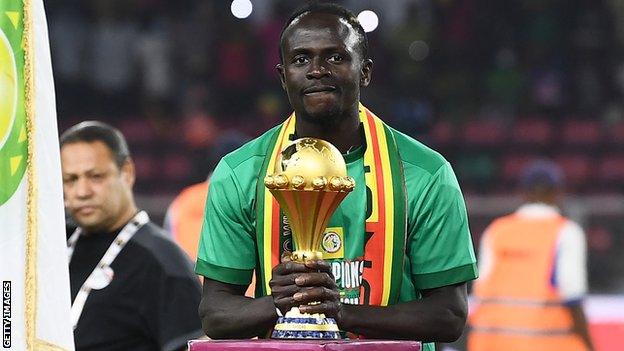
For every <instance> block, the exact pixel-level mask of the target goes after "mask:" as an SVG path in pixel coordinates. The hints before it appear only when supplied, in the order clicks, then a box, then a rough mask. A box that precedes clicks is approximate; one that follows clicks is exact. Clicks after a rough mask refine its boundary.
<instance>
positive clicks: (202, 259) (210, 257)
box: [195, 161, 257, 285]
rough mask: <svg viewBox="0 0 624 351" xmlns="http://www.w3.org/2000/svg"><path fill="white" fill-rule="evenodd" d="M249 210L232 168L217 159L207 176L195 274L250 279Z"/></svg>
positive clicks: (252, 255)
mask: <svg viewBox="0 0 624 351" xmlns="http://www.w3.org/2000/svg"><path fill="white" fill-rule="evenodd" d="M252 211H253V209H252V208H251V206H249V205H247V202H246V201H244V196H243V192H242V190H241V187H240V184H239V183H238V181H237V178H236V176H235V173H234V171H233V170H232V168H230V166H229V165H228V164H227V162H225V161H221V162H220V163H219V165H218V166H217V168H216V169H215V171H214V173H213V175H212V177H211V178H210V190H209V191H208V199H207V200H206V209H205V213H204V222H203V225H202V230H201V237H200V241H199V249H198V254H197V263H196V266H195V272H196V273H197V274H200V275H202V276H204V277H207V278H210V279H213V280H218V281H221V282H224V283H229V284H238V285H247V284H249V283H250V282H251V276H252V273H253V269H254V267H255V263H256V256H257V255H256V251H255V240H254V237H255V229H254V224H253V219H252V218H253V217H252V213H251V212H252Z"/></svg>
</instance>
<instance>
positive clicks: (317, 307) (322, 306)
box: [298, 301, 340, 318]
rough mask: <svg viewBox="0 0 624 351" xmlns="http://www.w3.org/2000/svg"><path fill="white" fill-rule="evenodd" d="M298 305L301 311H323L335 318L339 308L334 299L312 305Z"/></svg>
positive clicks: (312, 312) (311, 312) (310, 312)
mask: <svg viewBox="0 0 624 351" xmlns="http://www.w3.org/2000/svg"><path fill="white" fill-rule="evenodd" d="M298 307H299V311H301V313H309V314H314V313H323V314H325V316H327V317H333V318H335V317H336V315H337V314H338V311H339V310H340V303H339V302H335V301H326V302H323V303H318V304H314V305H299V306H298Z"/></svg>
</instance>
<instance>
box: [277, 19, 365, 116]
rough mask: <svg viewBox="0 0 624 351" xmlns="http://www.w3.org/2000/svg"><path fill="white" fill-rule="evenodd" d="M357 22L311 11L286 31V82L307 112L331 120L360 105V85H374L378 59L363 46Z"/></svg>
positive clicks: (296, 102) (299, 107)
mask: <svg viewBox="0 0 624 351" xmlns="http://www.w3.org/2000/svg"><path fill="white" fill-rule="evenodd" d="M358 45H359V37H358V35H357V32H356V31H355V29H354V28H352V27H351V26H350V25H349V24H348V23H346V22H345V21H343V20H341V19H340V18H339V17H337V16H334V15H328V14H316V13H315V14H307V15H303V17H300V18H299V19H298V20H295V21H294V22H293V23H292V24H291V25H290V27H289V28H287V29H286V31H285V32H284V42H283V46H282V53H283V63H282V64H280V65H278V67H277V69H278V72H279V74H280V79H281V81H282V86H283V87H284V89H285V90H286V93H287V94H288V99H289V100H290V103H291V105H292V107H293V109H294V110H295V111H296V112H297V113H298V114H301V115H302V117H303V118H310V119H311V120H312V121H315V122H320V123H331V122H332V120H328V119H332V118H334V117H337V116H340V115H342V114H343V113H344V112H345V111H348V110H349V109H353V108H357V103H358V102H359V98H360V86H366V85H368V82H369V81H370V73H371V68H372V61H370V60H364V59H363V57H361V53H360V52H359V50H358V49H359V47H358Z"/></svg>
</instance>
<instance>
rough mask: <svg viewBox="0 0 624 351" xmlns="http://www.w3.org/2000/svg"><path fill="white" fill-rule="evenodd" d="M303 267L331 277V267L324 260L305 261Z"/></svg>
mask: <svg viewBox="0 0 624 351" xmlns="http://www.w3.org/2000/svg"><path fill="white" fill-rule="evenodd" d="M305 266H306V267H308V268H309V269H310V270H314V271H319V272H325V273H327V274H329V275H333V274H332V270H331V265H330V264H329V262H327V261H324V260H310V261H306V262H305Z"/></svg>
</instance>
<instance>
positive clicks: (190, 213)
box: [164, 132, 248, 260]
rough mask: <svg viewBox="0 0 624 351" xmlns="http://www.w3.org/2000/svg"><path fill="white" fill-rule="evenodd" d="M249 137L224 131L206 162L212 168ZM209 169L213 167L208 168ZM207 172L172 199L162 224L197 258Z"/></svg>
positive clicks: (189, 253)
mask: <svg viewBox="0 0 624 351" xmlns="http://www.w3.org/2000/svg"><path fill="white" fill-rule="evenodd" d="M247 139H248V138H247V137H245V136H244V135H242V134H240V133H237V132H226V133H222V134H220V137H219V138H218V139H217V141H216V142H215V144H214V146H213V147H212V148H211V149H210V155H209V157H208V162H207V163H208V164H209V165H210V169H211V170H212V169H213V168H214V167H215V166H216V165H217V163H218V162H219V160H220V159H221V157H223V156H225V155H226V154H227V153H229V152H231V151H233V150H235V149H237V148H238V147H239V146H241V145H242V144H243V143H244V142H245V141H246V140H247ZM210 173H212V171H210ZM209 181H210V175H208V179H206V180H205V181H203V182H201V183H198V184H193V185H191V186H189V187H186V188H184V189H183V190H182V191H181V192H180V194H179V195H178V196H177V197H176V198H175V199H174V200H173V202H172V203H171V205H170V206H169V208H168V209H167V214H166V216H165V222H164V228H165V230H166V231H167V232H168V233H169V234H170V235H171V236H172V238H173V240H174V241H175V242H176V243H178V245H180V247H182V249H183V250H184V251H185V252H186V253H187V254H188V255H189V256H190V257H191V259H193V260H196V259H197V245H198V244H199V234H200V232H201V226H202V223H203V220H204V207H205V203H206V196H207V195H208V184H209Z"/></svg>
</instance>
